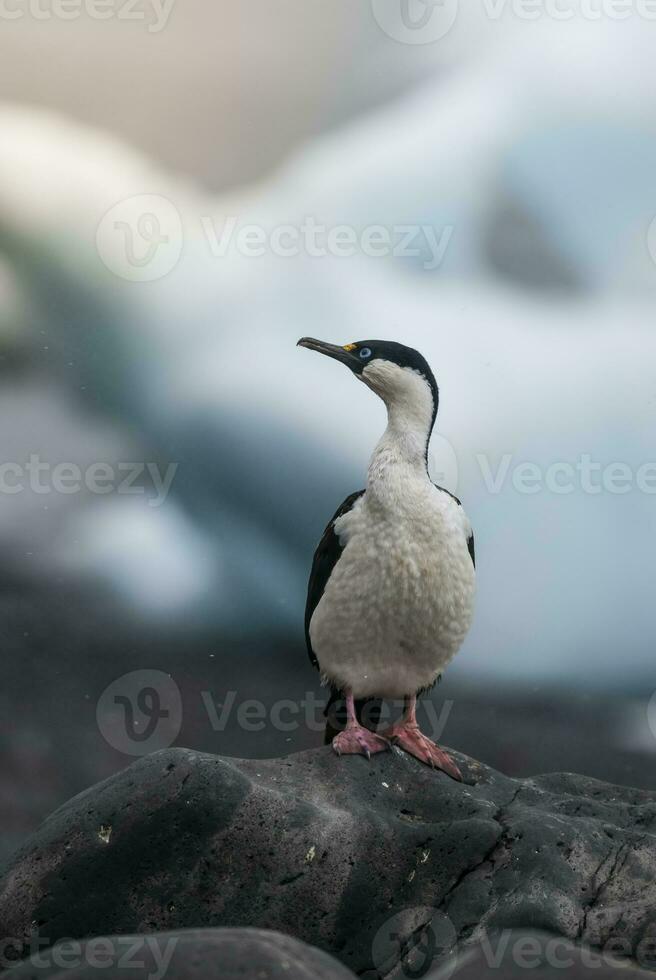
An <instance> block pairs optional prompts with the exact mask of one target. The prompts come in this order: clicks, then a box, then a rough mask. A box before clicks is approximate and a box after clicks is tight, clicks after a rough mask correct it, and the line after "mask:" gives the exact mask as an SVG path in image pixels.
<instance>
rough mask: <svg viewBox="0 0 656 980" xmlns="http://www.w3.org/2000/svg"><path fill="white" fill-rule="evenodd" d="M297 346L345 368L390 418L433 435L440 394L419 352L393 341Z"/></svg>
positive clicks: (309, 341) (308, 342)
mask: <svg viewBox="0 0 656 980" xmlns="http://www.w3.org/2000/svg"><path fill="white" fill-rule="evenodd" d="M298 346H299V347H307V348H309V350H316V351H319V353H320V354H326V355H327V356H328V357H332V358H333V359H334V360H336V361H340V362H341V363H342V364H345V365H346V366H347V367H348V368H350V369H351V371H352V372H353V374H355V376H356V377H357V378H359V380H360V381H363V382H364V384H366V385H367V387H368V388H371V390H372V391H375V392H376V394H377V395H378V396H379V397H380V398H382V399H383V401H384V402H385V404H386V405H387V409H388V411H389V413H390V415H392V414H393V415H394V416H396V417H397V418H405V419H406V420H407V421H408V422H409V423H411V424H420V425H421V424H423V425H425V427H426V428H427V429H428V433H429V434H430V431H431V429H432V428H433V424H434V422H435V415H436V413H437V406H438V400H439V392H438V388H437V383H436V381H435V377H434V375H433V372H432V371H431V369H430V367H429V365H428V361H427V360H426V358H425V357H423V356H422V355H421V354H420V353H419V351H416V350H415V349H414V348H413V347H405V346H404V344H397V343H395V342H394V341H392V340H358V341H356V342H355V343H353V344H346V345H345V346H344V347H339V346H338V345H336V344H327V343H325V342H324V341H323V340H315V339H314V338H313V337H302V338H301V339H300V340H299V341H298Z"/></svg>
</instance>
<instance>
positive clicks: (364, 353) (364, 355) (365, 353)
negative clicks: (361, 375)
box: [360, 347, 371, 361]
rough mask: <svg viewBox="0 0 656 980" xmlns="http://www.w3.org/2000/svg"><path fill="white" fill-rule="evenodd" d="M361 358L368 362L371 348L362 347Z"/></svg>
mask: <svg viewBox="0 0 656 980" xmlns="http://www.w3.org/2000/svg"><path fill="white" fill-rule="evenodd" d="M360 357H361V358H362V360H363V361H366V360H367V358H368V357H371V348H369V347H362V348H361V349H360Z"/></svg>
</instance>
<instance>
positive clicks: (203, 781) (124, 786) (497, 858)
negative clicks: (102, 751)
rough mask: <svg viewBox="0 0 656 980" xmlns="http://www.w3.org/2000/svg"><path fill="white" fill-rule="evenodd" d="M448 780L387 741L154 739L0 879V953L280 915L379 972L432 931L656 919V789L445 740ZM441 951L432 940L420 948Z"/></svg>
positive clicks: (294, 928) (277, 922)
mask: <svg viewBox="0 0 656 980" xmlns="http://www.w3.org/2000/svg"><path fill="white" fill-rule="evenodd" d="M455 756H456V759H457V761H458V762H459V764H460V766H461V769H462V770H463V772H464V773H465V778H466V779H467V780H468V783H465V784H462V783H456V782H453V781H452V780H450V779H449V778H448V777H446V776H445V775H444V774H443V773H439V772H434V771H432V770H430V769H428V768H426V767H424V766H422V765H421V764H420V763H418V762H416V760H414V759H412V758H410V757H409V756H406V755H403V754H402V753H400V752H398V751H397V750H394V751H393V752H390V753H381V754H380V755H377V756H375V757H374V758H373V759H372V760H371V762H367V760H366V759H365V758H363V757H347V758H338V757H337V756H335V755H334V753H333V752H332V751H331V749H330V748H326V749H317V750H314V751H310V752H304V753H301V754H299V755H296V756H290V757H288V758H286V759H277V760H266V761H264V760H260V761H258V760H249V761H242V760H237V759H224V758H220V757H217V756H209V755H200V754H198V753H195V752H190V751H187V750H183V749H173V750H167V751H164V752H160V753H156V754H154V755H152V756H148V757H146V758H143V759H141V760H140V761H138V762H136V763H135V764H134V765H132V766H130V767H129V768H128V769H126V770H125V771H124V772H122V773H120V774H118V775H117V776H113V777H111V778H110V779H108V780H106V781H105V782H104V783H101V784H99V785H98V786H95V787H93V788H92V789H89V790H87V791H86V792H85V793H83V794H81V795H80V796H77V797H75V798H74V799H73V800H71V801H70V802H69V803H67V804H66V805H65V806H64V807H62V808H61V809H60V810H58V811H57V812H56V813H54V814H53V815H52V816H51V817H50V818H49V819H48V820H47V821H46V822H45V824H44V825H43V826H42V827H41V829H40V830H39V831H38V832H37V833H36V834H35V835H34V836H33V837H32V839H31V840H30V841H29V842H28V844H27V845H26V846H25V847H23V848H22V850H21V851H20V852H19V853H18V854H17V855H16V857H15V858H14V859H13V861H12V862H11V863H10V865H9V867H8V868H7V870H6V871H5V874H4V877H3V879H2V881H1V882H0V935H1V936H2V937H4V938H5V940H6V942H5V949H6V951H7V953H6V955H8V954H9V949H8V947H9V946H10V945H11V944H12V943H13V947H15V950H14V951H15V955H16V956H17V957H18V956H23V955H26V954H27V952H29V944H30V941H33V939H31V937H32V936H33V934H34V933H36V934H38V935H39V936H40V937H41V938H42V940H43V941H44V942H45V943H46V944H48V945H51V944H53V943H55V942H57V941H59V940H61V939H63V938H69V937H75V938H79V939H81V938H85V937H91V936H99V935H107V934H114V935H122V934H126V933H129V934H139V933H150V932H158V931H167V930H172V929H185V928H200V927H208V926H210V927H214V926H230V927H245V926H249V927H257V928H261V929H275V930H279V931H281V932H284V933H289V934H291V935H294V936H296V937H297V938H299V939H301V940H303V941H305V942H308V943H310V944H311V945H315V946H318V947H319V948H321V949H324V950H326V951H327V952H330V953H333V954H334V955H336V956H337V957H338V958H339V959H340V960H341V961H342V962H343V963H344V964H346V965H347V966H349V967H350V968H351V969H353V970H354V971H355V972H358V973H365V972H366V971H373V972H372V975H376V974H383V975H384V974H387V973H390V972H391V971H393V970H394V967H395V964H397V963H398V962H399V961H400V960H403V959H404V958H406V957H407V955H408V951H409V950H411V949H414V948H415V947H416V946H420V945H422V944H424V945H425V940H426V938H427V936H428V938H430V935H432V934H433V933H434V932H435V930H437V934H438V939H439V946H440V948H439V949H437V950H436V952H435V955H434V957H433V959H434V960H435V963H436V964H437V963H439V962H440V959H441V958H443V956H444V955H446V954H447V953H448V951H449V949H450V948H452V947H454V946H457V947H459V948H462V946H463V944H467V943H469V942H475V941H476V940H477V938H479V937H480V936H481V935H482V934H483V933H484V932H488V933H491V932H493V931H494V930H498V929H507V928H529V929H532V930H536V929H537V930H546V931H548V932H550V933H554V934H556V935H559V936H565V937H568V938H570V939H572V940H580V941H582V942H586V943H589V944H591V945H593V946H597V947H608V946H609V944H616V943H619V942H621V943H622V944H624V947H625V953H626V955H628V956H629V957H633V958H635V959H636V960H637V957H638V951H639V947H640V944H641V943H644V941H645V939H648V938H649V937H650V936H654V935H656V931H655V929H656V793H650V792H646V791H644V790H631V789H625V788H621V787H617V786H610V785H606V784H603V783H599V782H597V781H595V780H592V779H587V778H585V777H582V776H574V775H551V776H541V777H537V778H535V779H528V780H514V779H509V778H508V777H506V776H503V775H501V774H499V773H497V772H494V771H493V770H491V769H488V768H486V767H484V766H482V765H481V764H479V763H476V762H473V761H471V760H468V759H467V758H466V757H464V756H461V755H459V754H458V753H455ZM431 955H432V954H431Z"/></svg>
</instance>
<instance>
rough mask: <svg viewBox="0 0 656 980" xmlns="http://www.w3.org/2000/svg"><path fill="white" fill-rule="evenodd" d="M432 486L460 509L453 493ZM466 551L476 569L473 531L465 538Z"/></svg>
mask: <svg viewBox="0 0 656 980" xmlns="http://www.w3.org/2000/svg"><path fill="white" fill-rule="evenodd" d="M433 486H434V487H437V489H438V490H441V491H442V493H448V495H449V496H450V497H453V499H454V500H455V502H456V503H457V505H458V507H462V504H461V503H460V501H459V500H458V498H457V497H456V495H455V493H451V491H450V490H447V489H445V487H440V486H438V485H437V483H434V484H433ZM467 551H468V552H469V557H470V558H471V560H472V565H473V566H474V568H476V551H475V549H474V532H473V531H472V532H471V534H470V535H469V537H468V538H467Z"/></svg>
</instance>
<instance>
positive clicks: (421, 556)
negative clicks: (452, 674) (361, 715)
mask: <svg viewBox="0 0 656 980" xmlns="http://www.w3.org/2000/svg"><path fill="white" fill-rule="evenodd" d="M385 448H386V447H385V446H382V447H381V449H382V452H379V457H378V466H379V469H378V472H376V469H375V465H374V464H375V462H376V461H375V460H372V466H373V467H374V470H373V472H372V470H371V469H370V483H369V488H368V490H367V492H366V493H365V495H364V496H363V497H361V498H360V499H359V500H358V501H357V503H356V504H355V506H354V508H353V509H352V510H351V511H350V512H349V513H348V514H345V515H344V516H343V517H341V518H339V520H338V521H337V522H336V524H335V531H336V533H337V534H338V536H339V539H340V542H341V543H342V544H343V545H345V547H344V551H343V553H342V556H341V558H340V559H339V561H338V562H337V564H336V566H335V568H334V570H333V573H332V575H331V577H330V579H329V581H328V584H327V586H326V589H325V592H324V595H323V597H322V598H321V601H320V602H319V604H318V605H317V608H316V610H315V612H314V615H313V617H312V621H311V624H310V637H311V640H312V646H313V649H314V651H315V653H316V655H317V658H318V660H319V665H320V668H321V672H322V676H323V678H324V680H326V681H329V682H331V683H333V684H335V686H336V687H338V688H340V689H342V690H343V689H344V688H347V687H348V688H351V690H352V691H353V693H354V694H355V696H356V697H368V696H379V697H386V698H400V697H403V696H405V695H408V694H415V693H416V692H417V691H419V690H420V689H422V688H425V687H428V686H430V685H432V684H433V683H434V682H435V680H436V679H437V676H438V675H439V674H440V673H441V671H442V670H443V668H444V667H445V666H446V665H447V664H448V663H449V661H450V660H451V659H452V658H453V656H454V655H455V654H456V653H457V651H458V649H459V647H460V646H461V644H462V641H463V640H464V638H465V635H466V633H467V630H468V629H469V626H470V623H471V619H472V613H473V602H474V589H475V576H474V568H473V564H472V560H471V557H470V555H469V552H468V549H467V538H468V536H469V534H470V525H469V521H468V520H467V518H466V516H465V514H464V511H463V509H462V507H460V506H459V504H458V503H457V502H456V501H455V500H454V499H453V498H452V497H451V496H450V495H449V494H447V493H446V492H444V491H441V490H438V489H437V488H436V487H434V486H433V484H432V483H430V480H429V479H428V476H427V474H426V473H425V470H424V471H423V473H420V472H418V471H417V470H416V469H412V470H411V469H408V468H404V467H403V466H400V465H399V464H398V463H397V461H396V460H394V459H393V458H390V455H389V452H387V455H385Z"/></svg>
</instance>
